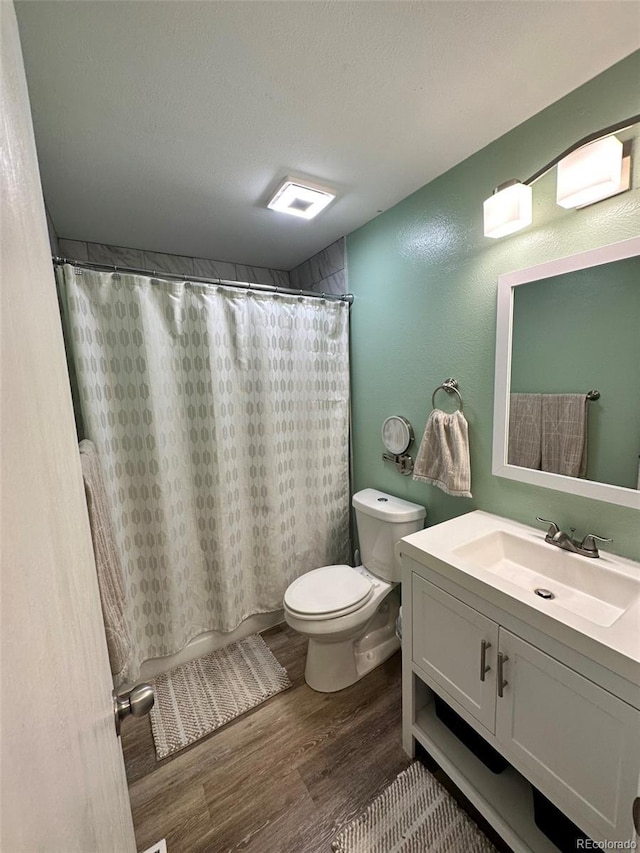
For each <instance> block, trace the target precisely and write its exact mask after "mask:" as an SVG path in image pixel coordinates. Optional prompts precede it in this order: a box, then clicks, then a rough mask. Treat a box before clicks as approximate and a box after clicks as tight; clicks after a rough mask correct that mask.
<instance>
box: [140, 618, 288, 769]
mask: <svg viewBox="0 0 640 853" xmlns="http://www.w3.org/2000/svg"><path fill="white" fill-rule="evenodd" d="M287 687H291V681H290V680H289V676H288V675H287V672H286V670H285V669H283V668H282V667H281V666H280V664H279V663H278V661H277V660H276V659H275V657H274V656H273V653H272V652H271V650H270V649H269V647H268V646H267V644H266V643H265V641H264V640H263V639H262V637H260V636H259V635H258V634H253V635H252V636H250V637H246V638H245V639H244V640H240V641H239V642H237V643H231V645H229V646H227V647H226V648H224V649H219V650H218V651H215V652H211V653H210V654H208V655H204V656H203V657H201V658H198V659H197V660H193V661H189V663H185V664H182V666H179V667H176V669H172V670H171V671H170V672H165V673H163V674H162V675H159V676H158V677H157V678H155V679H154V681H153V690H154V693H155V703H154V706H153V708H152V710H151V730H152V732H153V741H154V744H155V747H156V756H157V757H158V759H161V758H166V757H167V756H168V755H171V754H172V753H174V752H177V751H178V750H180V749H184V748H185V746H189V745H190V744H192V743H194V742H195V741H197V740H199V739H200V738H202V737H204V736H205V735H208V734H210V733H211V732H213V731H215V730H216V729H218V728H220V726H224V725H225V723H228V722H230V721H231V720H233V719H235V718H236V717H238V716H240V714H244V713H245V711H248V710H250V709H251V708H255V706H256V705H260V703H261V702H264V701H265V700H266V699H269V698H270V697H271V696H274V695H275V694H276V693H280V692H281V691H282V690H286V689H287Z"/></svg>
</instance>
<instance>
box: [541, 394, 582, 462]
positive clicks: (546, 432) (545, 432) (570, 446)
mask: <svg viewBox="0 0 640 853" xmlns="http://www.w3.org/2000/svg"><path fill="white" fill-rule="evenodd" d="M587 406H588V402H587V395H586V394H543V395H542V470H543V471H550V472H552V473H554V474H565V475H566V476H567V477H584V476H585V475H586V473H587Z"/></svg>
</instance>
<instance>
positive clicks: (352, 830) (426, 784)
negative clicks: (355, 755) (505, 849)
mask: <svg viewBox="0 0 640 853" xmlns="http://www.w3.org/2000/svg"><path fill="white" fill-rule="evenodd" d="M332 849H333V850H334V851H335V853H428V851H437V853H496V848H495V847H494V846H493V844H492V843H491V842H490V841H489V839H488V838H487V837H486V836H485V835H483V833H482V832H481V831H480V830H479V829H478V827H477V826H476V825H475V823H474V822H473V821H472V820H471V818H470V817H469V816H468V815H467V814H465V812H464V811H463V810H462V809H461V808H460V806H459V805H458V804H457V803H456V801H455V800H454V799H453V798H452V797H451V796H450V795H449V793H448V792H447V791H446V790H445V789H444V788H443V787H442V785H441V784H440V783H439V782H438V781H437V780H436V779H434V777H433V776H432V775H431V773H429V771H428V770H426V769H425V768H424V767H423V766H422V764H420V762H418V761H416V762H415V763H414V764H412V765H411V766H410V767H409V768H408V769H407V770H405V771H404V772H403V773H401V774H400V775H399V776H398V777H397V778H396V779H395V781H394V782H392V783H391V785H389V787H388V788H387V789H386V790H385V791H383V792H382V794H380V796H379V797H377V798H376V799H375V800H374V801H373V802H372V803H371V805H370V806H369V808H368V809H367V810H366V811H365V812H364V813H363V814H361V815H360V817H358V818H356V820H354V821H353V822H352V823H350V824H349V825H348V826H347V827H346V828H345V829H343V830H342V832H341V833H340V834H339V835H338V836H337V838H336V840H335V841H334V842H333V844H332Z"/></svg>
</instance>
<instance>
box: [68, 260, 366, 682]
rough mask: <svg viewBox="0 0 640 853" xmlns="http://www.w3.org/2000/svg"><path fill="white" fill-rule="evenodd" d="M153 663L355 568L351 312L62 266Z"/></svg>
mask: <svg viewBox="0 0 640 853" xmlns="http://www.w3.org/2000/svg"><path fill="white" fill-rule="evenodd" d="M57 279H58V285H59V292H60V302H61V306H62V313H63V323H64V326H65V335H66V339H67V348H68V353H69V362H70V364H69V366H70V373H71V379H72V386H74V390H75V396H76V398H77V399H76V408H77V412H78V415H79V418H80V419H81V426H80V431H81V433H82V437H86V438H90V439H91V440H92V441H93V442H94V444H95V445H96V448H97V451H98V454H99V457H100V461H101V466H102V469H103V472H104V477H105V481H106V488H107V493H108V497H109V502H110V506H111V510H112V515H113V521H114V527H115V531H116V538H117V544H118V548H119V550H120V554H121V558H122V564H123V567H124V574H125V589H126V597H127V620H128V622H129V628H130V632H131V636H132V639H133V644H134V653H133V656H132V663H131V667H130V670H129V671H128V672H126V673H124V675H123V679H124V680H125V681H130V680H133V679H135V678H136V677H137V675H138V673H139V666H140V663H141V662H142V661H143V660H145V659H147V658H151V657H157V656H162V655H168V654H172V653H175V652H177V651H179V650H180V649H181V648H183V647H184V645H185V644H186V643H187V642H188V641H189V640H191V639H192V638H193V637H195V636H197V635H198V634H201V633H203V632H205V631H210V630H218V631H223V632H228V631H231V630H233V629H234V628H236V627H237V626H238V625H239V623H240V622H242V620H243V619H245V618H246V617H248V616H250V615H252V614H256V613H264V612H269V611H274V610H277V609H279V608H280V607H281V606H282V598H283V595H284V591H285V589H286V587H287V586H288V584H289V583H290V582H291V581H292V580H293V579H294V578H296V577H298V576H299V575H300V574H302V573H303V572H306V571H309V570H310V569H313V568H315V567H317V566H322V565H327V564H331V563H342V562H348V560H349V555H350V541H349V437H348V429H349V355H348V306H347V304H346V303H344V302H338V301H325V300H322V299H319V298H318V299H316V298H313V297H302V296H299V297H298V296H295V297H292V296H286V295H280V294H278V295H274V294H270V293H264V292H262V293H261V292H259V291H245V290H241V289H238V288H231V287H224V286H222V285H220V286H218V285H202V284H196V283H190V282H172V281H167V280H162V279H154V278H149V277H146V276H138V275H128V274H125V273H106V272H98V271H94V270H87V269H77V268H74V267H73V266H70V265H68V264H67V265H65V266H64V267H59V268H58V269H57Z"/></svg>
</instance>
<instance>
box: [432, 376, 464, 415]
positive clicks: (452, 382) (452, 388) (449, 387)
mask: <svg viewBox="0 0 640 853" xmlns="http://www.w3.org/2000/svg"><path fill="white" fill-rule="evenodd" d="M440 389H442V390H443V391H446V392H447V394H457V396H458V400H459V401H460V409H459V411H462V394H461V393H460V392H459V391H458V382H457V380H456V379H445V380H444V382H443V383H442V385H438V387H437V388H436V390H435V391H434V392H433V394H432V395H431V407H432V408H434V409H435V407H436V394H437V393H438V391H440Z"/></svg>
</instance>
